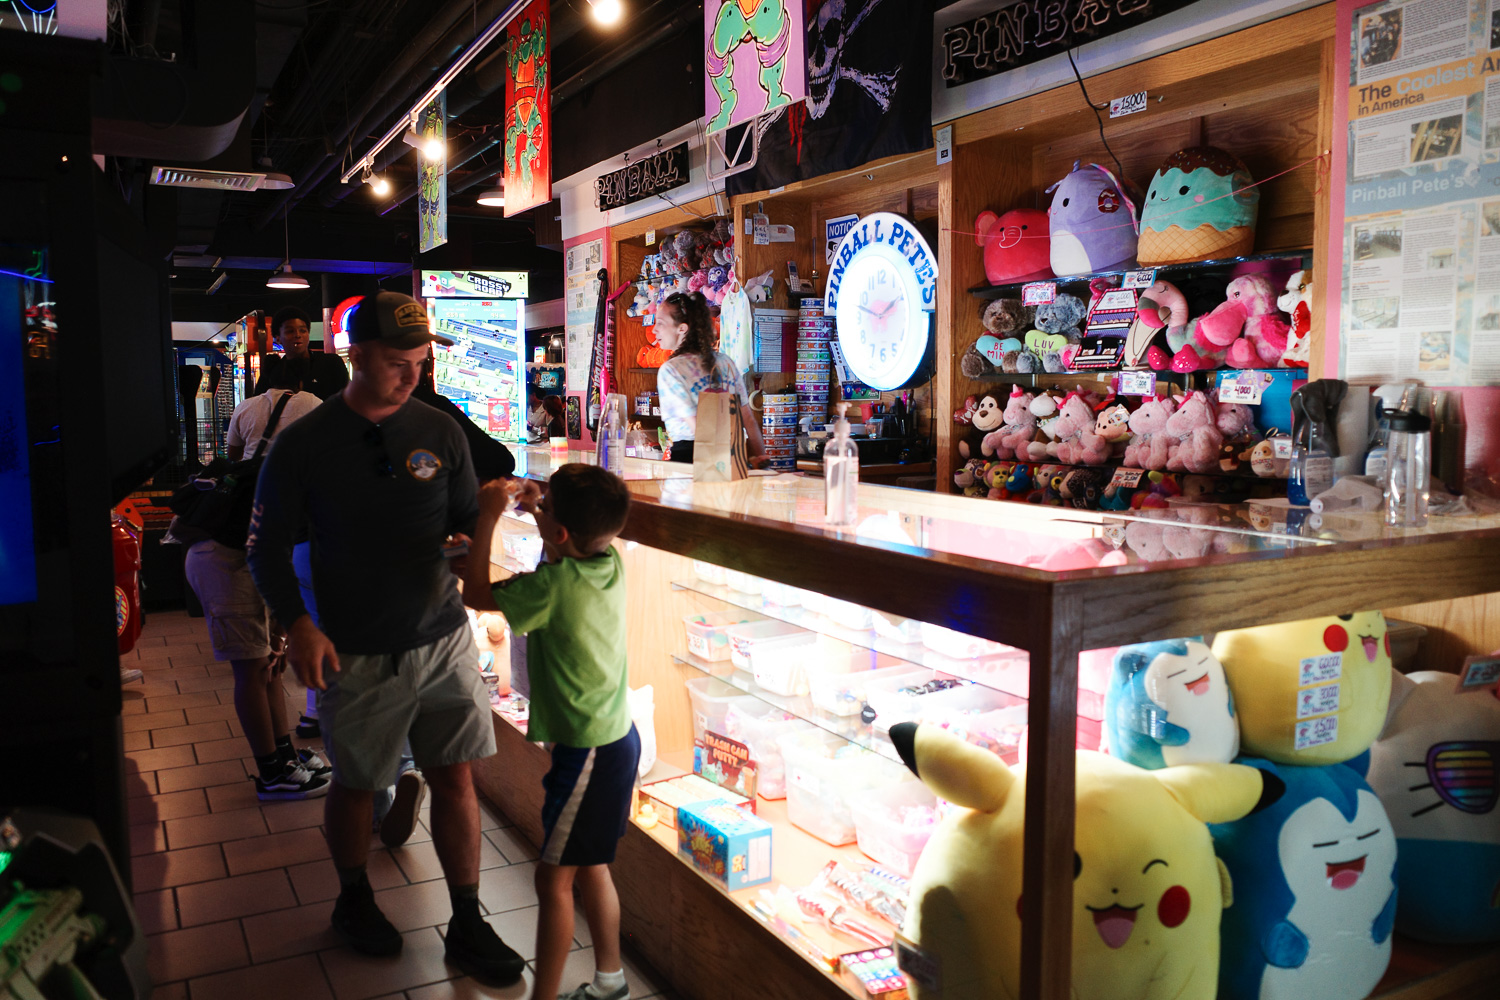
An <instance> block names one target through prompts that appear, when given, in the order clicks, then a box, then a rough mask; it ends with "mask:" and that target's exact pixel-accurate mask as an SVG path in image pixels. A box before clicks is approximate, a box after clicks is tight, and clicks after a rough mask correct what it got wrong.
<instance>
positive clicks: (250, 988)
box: [123, 612, 661, 1000]
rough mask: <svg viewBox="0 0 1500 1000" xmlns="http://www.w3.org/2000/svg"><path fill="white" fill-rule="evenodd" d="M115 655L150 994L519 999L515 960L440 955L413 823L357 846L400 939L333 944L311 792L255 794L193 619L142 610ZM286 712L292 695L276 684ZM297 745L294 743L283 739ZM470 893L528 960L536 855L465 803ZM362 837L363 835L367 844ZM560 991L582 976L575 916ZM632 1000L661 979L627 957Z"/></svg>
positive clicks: (331, 885)
mask: <svg viewBox="0 0 1500 1000" xmlns="http://www.w3.org/2000/svg"><path fill="white" fill-rule="evenodd" d="M125 659H126V660H127V661H128V662H127V664H126V665H128V666H134V667H139V668H140V669H141V670H142V671H144V673H145V683H144V684H141V683H136V684H129V685H126V687H125V705H124V709H123V711H124V723H125V724H124V729H125V751H126V753H125V759H126V762H125V771H126V788H127V793H128V794H129V796H130V801H129V811H130V821H131V824H132V826H131V830H130V834H131V844H132V854H133V855H134V858H133V859H132V873H133V877H134V879H135V902H136V910H137V913H138V914H139V915H140V918H141V922H142V924H143V925H145V927H146V930H147V933H148V934H150V964H151V975H152V978H153V980H154V982H155V983H156V990H155V992H154V993H153V994H152V997H153V1000H186V998H192V1000H241V998H244V1000H263V998H265V997H268V996H270V997H274V996H277V995H278V994H279V995H282V996H287V997H295V998H298V1000H366V998H377V1000H400V998H405V1000H470V998H476V997H507V998H515V1000H519V998H523V997H526V996H529V995H530V991H531V970H530V969H529V968H528V970H527V972H526V977H525V980H524V982H523V983H519V984H517V985H515V986H513V987H511V988H509V989H505V990H497V989H494V988H491V987H485V986H482V985H480V984H479V983H476V982H475V981H473V980H472V979H469V978H467V977H464V976H462V975H460V974H459V972H458V970H457V969H455V968H453V967H451V966H449V965H448V964H447V963H446V962H445V961H444V960H443V940H442V933H443V931H444V930H445V928H446V925H447V920H448V916H449V906H448V893H447V888H446V886H445V884H444V883H443V881H442V872H441V870H440V869H439V867H438V864H437V857H436V855H435V854H434V852H433V850H432V844H431V840H432V837H431V835H430V834H429V833H428V832H427V827H426V821H427V813H426V810H425V808H424V810H423V814H422V826H421V827H419V828H418V830H417V833H416V834H415V835H414V836H413V837H412V841H411V842H410V843H408V844H407V845H405V846H404V847H401V848H397V849H395V850H387V849H385V848H384V847H379V849H377V850H373V851H372V852H371V855H370V865H369V874H370V882H371V884H372V885H373V886H374V887H375V890H376V896H377V898H378V899H379V900H380V902H381V906H382V909H384V910H385V913H386V915H387V916H388V917H389V918H390V919H391V920H392V921H393V922H394V923H395V924H396V925H397V927H398V928H399V929H400V930H401V931H402V933H403V935H404V936H405V938H406V945H405V947H404V948H403V949H402V952H401V955H400V956H399V957H397V958H391V959H376V958H369V957H367V956H363V955H359V954H357V953H355V952H353V951H351V950H349V949H348V948H344V947H342V946H340V945H339V943H338V941H337V939H336V938H335V937H334V935H333V932H332V931H331V930H330V929H329V927H328V916H329V913H330V912H331V911H332V909H333V897H334V896H335V895H337V893H338V882H337V878H336V877H335V875H334V871H333V864H332V862H331V861H329V860H328V849H327V847H326V845H325V844H324V842H323V834H322V829H321V824H322V822H323V811H322V803H321V802H320V801H312V802H273V803H261V802H259V801H257V800H256V798H255V789H254V785H253V783H252V782H251V780H250V777H249V775H250V774H251V773H253V769H254V762H253V761H252V760H251V758H250V748H249V746H248V745H247V744H246V743H245V740H244V738H243V732H242V730H241V729H240V726H239V723H238V721H237V720H236V719H235V716H234V710H233V705H232V701H231V695H232V688H233V680H232V678H231V675H230V670H229V664H227V663H223V664H220V663H216V662H214V659H213V653H212V649H211V647H210V646H209V642H208V631H207V628H206V627H205V625H204V622H203V620H202V619H201V618H189V617H187V615H186V614H185V613H180V612H179V613H157V614H152V615H149V616H148V617H147V619H146V627H145V632H144V633H143V635H142V636H141V640H140V642H139V643H138V645H137V647H136V649H135V650H134V651H133V652H132V653H129V654H127V656H126V657H125ZM285 684H286V688H287V697H288V705H289V709H288V710H289V712H290V714H291V718H293V719H295V718H296V717H297V715H298V713H299V710H300V708H301V707H302V706H303V705H304V704H305V696H306V692H305V690H304V689H303V688H301V687H299V686H298V685H297V683H296V679H295V678H293V677H291V676H288V677H287V678H286V681H285ZM299 742H300V741H299ZM481 809H482V811H483V813H484V823H483V825H484V826H485V827H486V829H485V831H484V837H485V841H484V843H483V844H482V848H483V851H482V857H481V862H480V864H481V867H482V868H483V870H482V871H481V873H480V900H481V905H482V906H483V907H484V909H485V912H486V913H487V914H488V916H487V918H486V919H487V920H489V922H490V923H491V924H492V925H493V926H494V927H495V929H496V931H497V932H498V933H499V934H500V936H501V937H503V938H504V939H505V940H506V941H507V942H508V943H509V944H510V945H511V946H512V947H514V948H515V949H516V950H517V951H519V952H520V953H521V954H522V955H524V956H525V957H526V958H527V960H528V961H530V960H531V959H532V958H533V957H534V955H535V951H536V918H537V904H536V893H535V891H534V889H533V888H532V875H531V873H532V870H533V869H534V868H535V865H534V863H533V862H534V860H535V858H536V851H535V850H533V849H532V847H531V845H530V844H528V843H526V842H525V841H524V840H523V839H522V838H521V837H520V836H519V835H518V834H517V833H516V832H515V831H513V830H510V829H508V828H507V823H506V821H505V819H504V817H503V816H501V815H500V814H499V813H498V812H497V811H496V810H494V809H493V808H492V807H491V806H489V805H488V804H487V803H484V802H481ZM377 846H378V845H377ZM577 934H578V938H577V940H576V941H575V942H574V944H575V946H576V947H575V950H574V951H573V953H572V955H571V956H569V959H568V967H567V971H566V973H565V975H564V976H563V984H564V986H565V988H571V987H572V986H574V985H576V984H577V983H580V982H584V981H586V980H588V979H589V978H591V977H592V975H593V969H594V965H593V949H592V948H591V947H589V946H588V945H589V937H588V929H587V928H586V927H585V926H584V925H583V921H582V917H581V915H580V917H579V921H578V932H577ZM625 974H626V978H627V980H628V982H629V984H630V993H631V996H632V997H635V998H637V1000H642V998H646V997H652V996H657V995H659V994H660V991H661V988H660V987H659V986H658V985H657V984H656V983H654V982H653V981H652V980H651V979H650V978H649V977H648V976H647V975H646V974H645V973H643V972H642V970H641V969H639V968H637V967H636V965H635V964H633V963H632V962H631V961H630V959H629V957H628V956H627V958H626V961H625Z"/></svg>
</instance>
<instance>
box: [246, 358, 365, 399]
mask: <svg viewBox="0 0 1500 1000" xmlns="http://www.w3.org/2000/svg"><path fill="white" fill-rule="evenodd" d="M308 359H309V363H310V366H311V370H312V380H311V382H304V383H303V386H302V388H303V390H305V391H306V392H310V393H312V394H313V395H315V396H317V397H318V398H319V399H327V398H328V397H329V396H332V395H333V394H334V393H336V392H338V391H339V390H341V389H342V388H344V386H346V385H348V384H349V369H348V368H346V367H345V366H344V359H343V358H341V357H339V356H338V355H337V354H328V353H326V352H324V351H312V352H310V353H309V354H308ZM285 363H286V358H285V357H283V356H282V355H280V354H267V355H266V356H265V357H263V358H261V361H260V378H258V379H256V380H255V391H254V392H252V393H251V394H250V395H252V396H259V395H260V394H261V393H263V392H265V391H266V390H268V389H272V388H275V387H276V385H277V381H278V380H279V379H280V378H281V366H282V365H283V364H285Z"/></svg>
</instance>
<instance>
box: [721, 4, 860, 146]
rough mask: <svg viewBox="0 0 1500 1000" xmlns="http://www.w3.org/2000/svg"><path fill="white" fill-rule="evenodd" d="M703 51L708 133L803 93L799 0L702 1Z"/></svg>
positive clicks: (781, 105) (785, 103)
mask: <svg viewBox="0 0 1500 1000" xmlns="http://www.w3.org/2000/svg"><path fill="white" fill-rule="evenodd" d="M874 2H878V0H874ZM836 5H837V6H838V7H839V9H840V10H842V9H843V0H836ZM703 53H704V55H703V61H704V66H705V68H706V69H707V73H705V74H704V83H703V109H704V113H705V114H706V115H707V116H708V119H709V122H708V131H709V132H718V131H721V130H722V129H726V128H729V127H730V126H731V125H740V124H742V123H744V122H747V121H750V120H751V119H752V118H755V117H757V116H758V115H763V114H766V113H768V112H771V111H775V110H776V109H777V108H785V107H788V106H790V105H793V104H796V103H798V102H800V101H801V100H802V99H803V98H804V97H806V96H807V76H806V75H805V71H804V69H803V56H804V53H803V2H802V0H704V4H703Z"/></svg>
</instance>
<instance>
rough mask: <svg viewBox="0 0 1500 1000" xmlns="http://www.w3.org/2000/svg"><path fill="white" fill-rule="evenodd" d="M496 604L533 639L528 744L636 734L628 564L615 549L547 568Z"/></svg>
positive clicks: (505, 586) (512, 585)
mask: <svg viewBox="0 0 1500 1000" xmlns="http://www.w3.org/2000/svg"><path fill="white" fill-rule="evenodd" d="M493 592H494V595H495V604H496V605H497V606H498V607H499V608H500V610H501V612H503V613H504V614H505V617H506V618H507V619H509V621H510V627H511V628H512V629H513V630H514V631H516V632H517V633H520V634H523V635H527V636H528V639H527V641H526V665H527V672H528V673H529V675H530V677H531V724H530V726H529V727H528V730H527V739H530V740H533V741H535V742H537V743H561V744H563V745H564V746H570V747H601V746H605V745H606V744H609V743H613V742H614V741H615V740H618V739H622V738H624V736H625V734H626V733H628V732H630V697H629V690H630V689H629V685H628V684H627V683H626V665H625V567H624V566H623V565H622V564H621V562H620V554H619V553H618V552H616V551H615V550H614V549H613V548H611V549H610V550H609V551H608V552H602V553H600V554H599V555H597V556H591V557H590V558H588V559H563V560H562V561H561V562H556V563H543V564H542V565H540V566H538V567H537V569H536V572H535V573H523V574H522V575H520V576H514V577H511V578H510V579H509V580H505V581H503V582H501V583H498V584H496V585H495V587H494V588H493Z"/></svg>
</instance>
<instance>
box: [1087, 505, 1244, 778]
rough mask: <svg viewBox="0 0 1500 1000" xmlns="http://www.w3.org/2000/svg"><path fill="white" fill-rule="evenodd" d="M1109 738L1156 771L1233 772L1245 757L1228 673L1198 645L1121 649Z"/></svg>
mask: <svg viewBox="0 0 1500 1000" xmlns="http://www.w3.org/2000/svg"><path fill="white" fill-rule="evenodd" d="M1162 543H1163V545H1165V543H1166V538H1165V534H1164V535H1163V538H1162ZM1104 733H1105V736H1106V738H1107V739H1108V741H1109V752H1110V753H1111V754H1113V755H1114V756H1116V757H1118V758H1120V759H1121V760H1123V761H1125V762H1126V763H1128V764H1134V765H1136V766H1137V767H1144V768H1147V769H1148V770H1153V771H1155V770H1159V769H1161V768H1163V767H1173V766H1175V765H1178V764H1202V763H1215V762H1216V763H1220V764H1227V763H1229V762H1230V761H1232V760H1234V758H1235V756H1236V755H1237V754H1238V753H1239V752H1240V727H1239V724H1238V723H1237V722H1236V721H1235V718H1234V698H1233V697H1232V696H1231V695H1230V693H1229V682H1228V681H1227V680H1226V679H1225V678H1224V667H1223V666H1222V665H1221V664H1220V663H1219V661H1218V660H1216V659H1214V654H1213V652H1212V651H1210V650H1209V648H1208V647H1207V646H1205V645H1204V644H1203V641H1202V640H1201V639H1198V638H1192V639H1167V640H1164V641H1161V642H1147V643H1140V644H1138V645H1133V646H1121V647H1120V649H1119V651H1118V652H1116V653H1115V664H1114V674H1113V676H1112V677H1111V679H1110V683H1109V689H1108V690H1107V691H1106V692H1105V693H1104Z"/></svg>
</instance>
